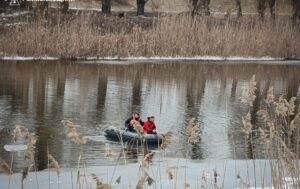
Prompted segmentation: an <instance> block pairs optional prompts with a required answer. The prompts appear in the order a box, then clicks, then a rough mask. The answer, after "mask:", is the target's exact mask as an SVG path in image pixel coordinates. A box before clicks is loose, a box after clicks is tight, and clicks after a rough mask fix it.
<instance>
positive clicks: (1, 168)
mask: <svg viewBox="0 0 300 189" xmlns="http://www.w3.org/2000/svg"><path fill="white" fill-rule="evenodd" d="M0 171H2V172H3V173H5V174H6V175H11V174H12V171H11V169H10V168H9V166H8V164H7V163H6V162H5V161H4V160H3V159H2V158H0Z"/></svg>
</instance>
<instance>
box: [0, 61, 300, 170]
mask: <svg viewBox="0 0 300 189" xmlns="http://www.w3.org/2000/svg"><path fill="white" fill-rule="evenodd" d="M253 74H255V75H256V78H257V82H258V83H257V87H258V93H257V95H258V99H259V101H258V103H255V107H254V108H255V109H256V110H258V109H259V108H260V107H261V106H262V103H263V101H262V99H263V98H264V97H265V95H266V92H267V90H268V88H269V87H270V86H274V89H275V91H274V92H275V95H276V96H277V97H278V96H279V95H281V94H283V95H286V96H287V98H290V97H291V96H297V97H298V98H299V97H300V91H299V85H300V65H298V64H289V63H288V62H250V63H249V62H248V63H247V62H244V63H241V62H212V61H211V62H204V61H202V62H196V61H195V62H193V61H188V62H179V61H175V62H171V61H167V62H134V63H131V62H129V61H127V62H125V61H124V62H100V63H98V64H94V63H91V62H75V61H74V62H72V61H0V156H1V157H2V158H3V159H4V160H6V161H7V162H10V158H11V153H10V152H7V151H5V149H4V145H7V144H12V140H11V131H12V130H13V128H14V127H15V126H16V125H18V124H20V125H23V126H25V127H27V128H28V129H29V130H30V131H32V132H34V133H35V135H36V137H37V139H38V140H37V144H36V153H35V161H36V164H37V168H38V169H39V170H43V169H45V168H47V163H48V160H47V147H48V149H49V151H50V153H51V154H52V155H53V156H55V157H56V159H57V160H58V161H59V162H60V164H61V166H62V167H69V168H70V167H71V168H72V167H76V164H77V159H78V156H79V154H82V158H83V159H84V162H85V164H86V166H99V165H108V164H110V163H112V162H111V161H110V160H108V158H107V157H106V155H105V146H106V145H107V144H108V145H109V146H110V148H111V149H112V150H113V151H114V152H117V153H119V152H120V151H122V147H121V146H120V144H119V143H116V142H111V141H108V140H107V139H106V138H105V137H104V135H103V129H104V128H106V127H108V126H116V127H123V125H124V120H125V119H126V118H128V117H129V116H130V114H131V113H132V112H140V113H141V115H142V117H143V118H146V117H147V116H149V115H154V116H155V117H156V124H157V127H158V130H159V132H162V133H164V132H167V131H172V132H173V133H174V134H173V138H172V144H171V145H170V147H169V148H167V150H166V152H165V156H166V157H176V158H187V159H197V160H211V159H217V160H223V159H249V158H250V159H251V158H255V159H261V158H264V153H263V149H262V147H261V146H262V145H261V143H260V142H259V141H256V142H255V144H254V145H249V143H248V142H247V140H246V139H245V137H244V136H243V135H242V133H241V132H240V130H241V117H242V116H243V115H245V114H246V113H247V111H248V106H247V105H245V104H242V103H241V100H240V98H241V97H242V96H243V95H244V94H245V90H246V89H247V86H248V80H249V78H251V76H252V75H253ZM191 118H195V119H196V121H197V122H199V124H200V125H201V134H200V138H201V140H200V143H199V144H196V145H191V144H188V142H187V137H186V136H185V135H184V131H185V127H186V123H187V122H188V121H189V120H190V119H191ZM64 119H68V120H71V121H73V122H74V123H75V124H76V125H77V129H78V131H79V132H80V133H81V135H82V136H84V137H85V138H87V139H88V142H87V144H85V145H83V146H81V147H79V146H77V145H75V144H73V143H72V142H71V141H70V140H69V139H67V138H66V136H65V130H64V128H63V126H62V124H61V121H62V120H64ZM14 155H15V156H14V162H15V163H14V169H16V170H19V169H21V168H22V166H23V163H22V162H23V161H22V160H23V155H24V154H23V153H22V152H15V153H14ZM137 156H139V154H138V153H129V152H128V153H127V155H126V159H127V161H128V162H136V161H137Z"/></svg>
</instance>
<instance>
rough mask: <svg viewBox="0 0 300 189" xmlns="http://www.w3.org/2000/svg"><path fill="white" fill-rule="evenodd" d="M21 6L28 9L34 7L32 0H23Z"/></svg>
mask: <svg viewBox="0 0 300 189" xmlns="http://www.w3.org/2000/svg"><path fill="white" fill-rule="evenodd" d="M20 8H25V9H26V8H28V9H32V1H27V0H22V1H21V2H20Z"/></svg>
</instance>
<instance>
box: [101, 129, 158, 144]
mask: <svg viewBox="0 0 300 189" xmlns="http://www.w3.org/2000/svg"><path fill="white" fill-rule="evenodd" d="M104 133H105V136H106V138H108V139H110V140H113V141H120V140H123V142H132V143H137V142H138V143H140V144H143V143H144V144H147V145H159V144H161V143H162V141H163V135H162V134H145V135H140V134H138V133H135V132H131V131H128V130H126V129H118V128H116V127H108V128H107V129H105V130H104Z"/></svg>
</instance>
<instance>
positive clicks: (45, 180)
mask: <svg viewBox="0 0 300 189" xmlns="http://www.w3.org/2000/svg"><path fill="white" fill-rule="evenodd" d="M140 161H141V160H140ZM140 165H141V164H140V163H134V164H124V163H122V164H119V165H118V164H116V165H115V166H95V167H86V168H81V169H80V185H81V187H82V188H95V181H94V180H93V178H92V174H95V175H97V176H98V177H99V178H101V179H102V181H103V182H104V183H109V184H111V185H113V188H135V186H136V185H137V182H138V180H139V175H141V171H142V169H141V166H140ZM77 171H78V170H77V169H62V170H61V172H60V175H59V176H57V174H56V172H55V170H53V169H51V170H44V171H39V172H30V173H29V175H28V177H27V178H26V179H25V180H24V188H30V189H36V188H43V189H49V188H51V189H56V188H64V189H68V188H70V189H71V188H75V187H76V183H77ZM146 171H147V173H148V175H149V176H150V177H151V178H152V179H153V180H154V183H153V184H152V185H151V186H147V184H145V186H147V187H145V188H164V189H168V188H175V187H176V188H185V187H184V186H185V185H186V186H190V187H187V188H201V186H204V188H213V186H218V188H262V187H263V186H264V188H272V184H271V173H270V166H269V161H268V160H255V161H253V160H203V161H202V160H198V161H193V160H187V159H159V158H156V159H155V160H154V162H153V163H152V164H150V166H149V168H148V169H146ZM171 177H173V178H171ZM21 178H22V175H21V174H20V173H16V174H13V175H12V176H11V177H9V176H6V175H3V174H2V175H0V188H11V189H19V188H20V186H21ZM118 178H119V179H120V183H119V184H118V183H117V182H116V180H118ZM285 180H286V182H288V181H289V178H287V179H285ZM77 184H78V183H77ZM9 185H10V187H8V186H9Z"/></svg>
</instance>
